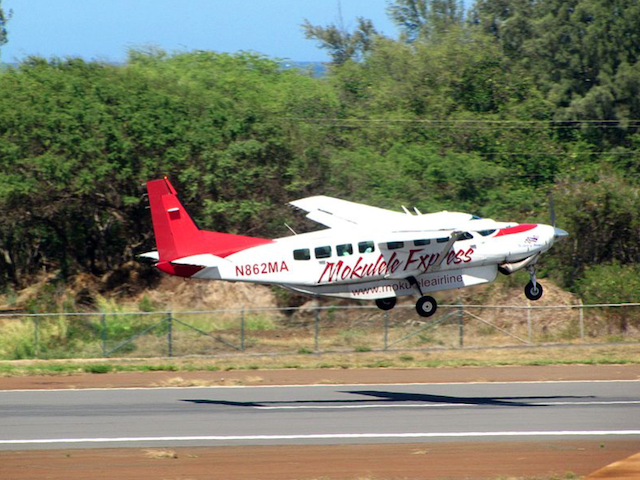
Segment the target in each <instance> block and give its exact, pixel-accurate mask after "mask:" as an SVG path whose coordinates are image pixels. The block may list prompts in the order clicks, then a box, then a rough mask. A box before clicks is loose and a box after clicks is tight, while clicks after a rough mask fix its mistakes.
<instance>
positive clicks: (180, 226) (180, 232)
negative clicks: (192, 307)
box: [147, 178, 272, 264]
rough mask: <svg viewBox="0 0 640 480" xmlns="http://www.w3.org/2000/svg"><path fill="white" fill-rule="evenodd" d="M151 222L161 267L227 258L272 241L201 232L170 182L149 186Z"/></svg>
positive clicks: (153, 182) (154, 182) (166, 180)
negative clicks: (188, 260)
mask: <svg viewBox="0 0 640 480" xmlns="http://www.w3.org/2000/svg"><path fill="white" fill-rule="evenodd" d="M147 192H148V193H149V203H150V204H151V220H152V221H153V231H154V233H155V236H156V245H157V247H158V255H159V257H160V261H159V264H160V263H164V262H171V261H173V260H176V259H178V258H184V257H189V256H191V255H199V254H203V253H211V254H213V255H216V256H218V257H226V256H229V255H231V254H233V253H236V252H239V251H241V250H245V249H247V248H251V247H255V246H258V245H264V244H266V243H271V241H272V240H269V239H266V238H258V237H245V236H241V235H231V234H228V233H218V232H211V231H207V230H200V229H199V228H198V227H197V226H196V224H195V223H194V222H193V220H192V219H191V217H190V216H189V214H188V213H187V212H186V210H185V209H184V207H183V206H182V204H181V203H180V201H179V200H178V196H177V192H176V190H175V189H174V188H173V186H172V185H171V183H170V182H169V180H168V179H166V178H164V179H162V180H152V181H149V182H147Z"/></svg>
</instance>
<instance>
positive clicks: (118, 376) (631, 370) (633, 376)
mask: <svg viewBox="0 0 640 480" xmlns="http://www.w3.org/2000/svg"><path fill="white" fill-rule="evenodd" d="M178 377H179V378H181V379H182V380H184V382H183V384H182V385H186V384H189V383H191V384H194V385H203V386H204V385H307V384H317V383H321V384H322V383H324V384H381V383H455V382H462V383H466V382H515V381H549V380H556V381H562V380H640V365H599V366H588V365H572V366H562V365H559V366H534V367H465V368H427V369H419V368H412V369H410V368H408V369H396V368H370V369H359V370H342V369H335V370H334V369H321V370H296V369H291V370H250V371H231V372H148V373H138V372H134V373H131V372H122V373H104V374H79V375H68V376H57V375H36V376H32V377H0V390H20V389H52V388H113V387H120V388H131V387H157V386H160V385H169V386H170V384H171V382H172V381H173V380H175V379H176V378H178ZM176 383H178V382H176Z"/></svg>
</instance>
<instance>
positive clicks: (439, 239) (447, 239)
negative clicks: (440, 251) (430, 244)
mask: <svg viewBox="0 0 640 480" xmlns="http://www.w3.org/2000/svg"><path fill="white" fill-rule="evenodd" d="M448 241H449V238H448V237H447V238H437V239H436V242H438V243H447V242H448Z"/></svg>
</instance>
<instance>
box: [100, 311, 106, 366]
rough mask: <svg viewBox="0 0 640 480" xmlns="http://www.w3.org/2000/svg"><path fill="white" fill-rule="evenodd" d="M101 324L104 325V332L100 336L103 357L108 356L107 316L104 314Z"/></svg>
mask: <svg viewBox="0 0 640 480" xmlns="http://www.w3.org/2000/svg"><path fill="white" fill-rule="evenodd" d="M100 324H101V325H102V331H101V332H100V336H101V337H102V356H103V357H106V356H107V316H106V315H105V314H104V313H103V314H102V317H101V318H100Z"/></svg>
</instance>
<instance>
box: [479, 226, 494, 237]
mask: <svg viewBox="0 0 640 480" xmlns="http://www.w3.org/2000/svg"><path fill="white" fill-rule="evenodd" d="M495 231H496V230H495V228H494V229H493V230H480V231H479V232H478V233H479V234H480V235H482V236H483V237H488V236H489V235H491V234H492V233H493V232H495Z"/></svg>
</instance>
